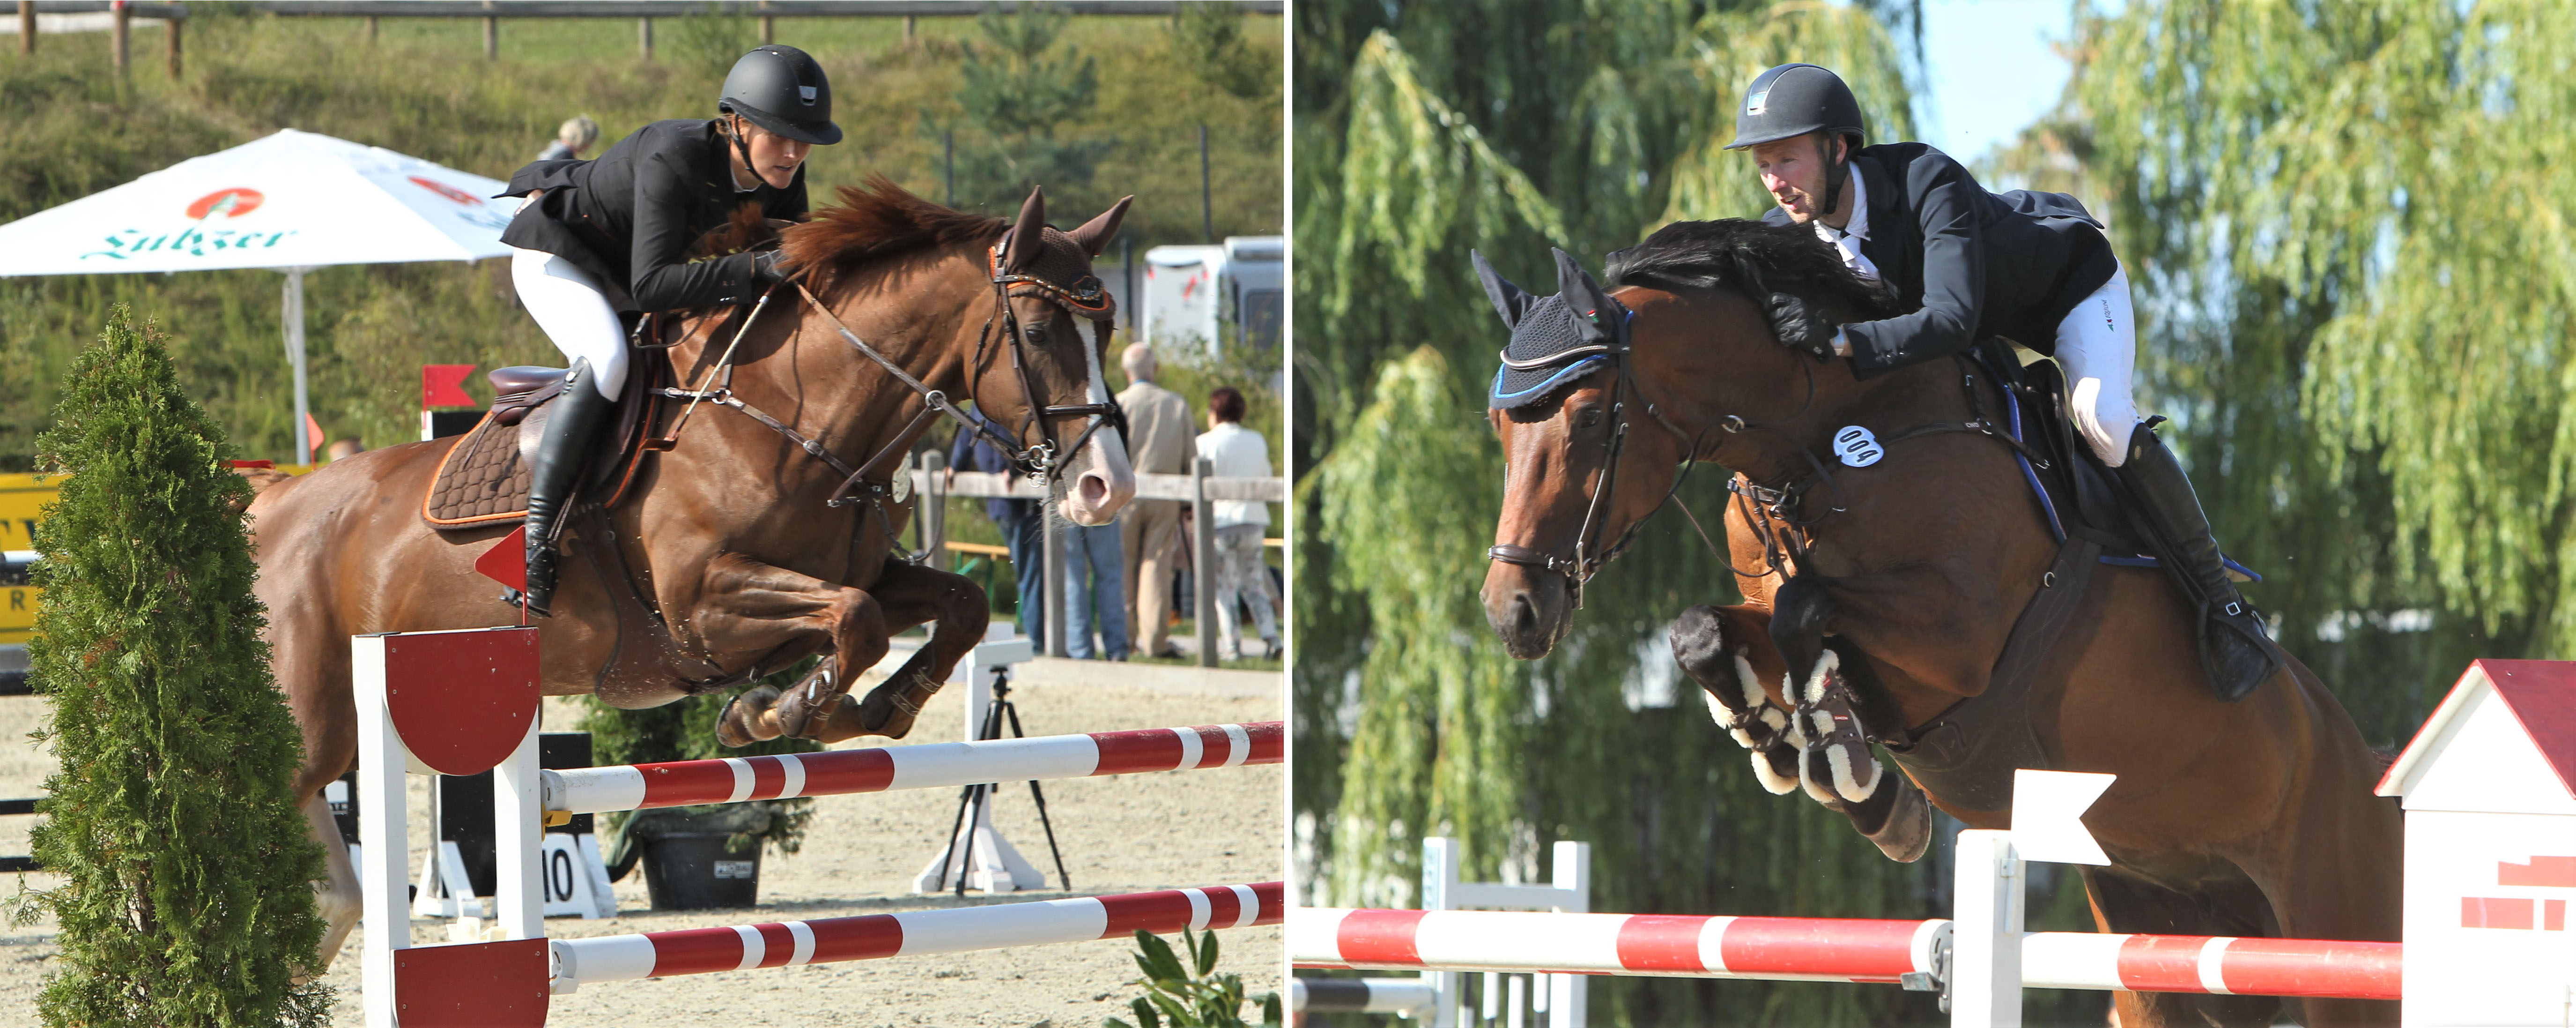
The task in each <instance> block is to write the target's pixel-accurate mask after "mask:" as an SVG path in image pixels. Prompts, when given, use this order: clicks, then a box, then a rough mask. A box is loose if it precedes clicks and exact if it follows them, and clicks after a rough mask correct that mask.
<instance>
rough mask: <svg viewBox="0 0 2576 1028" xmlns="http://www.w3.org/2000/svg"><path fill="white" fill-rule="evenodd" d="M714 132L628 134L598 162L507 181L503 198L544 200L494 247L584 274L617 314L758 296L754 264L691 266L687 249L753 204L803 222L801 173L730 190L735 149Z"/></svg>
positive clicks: (676, 125)
mask: <svg viewBox="0 0 2576 1028" xmlns="http://www.w3.org/2000/svg"><path fill="white" fill-rule="evenodd" d="M719 125H720V123H719V122H716V121H713V120H708V121H696V120H689V119H681V120H674V121H657V122H654V123H652V124H650V125H646V126H644V127H643V128H640V129H636V130H635V133H634V134H633V135H630V136H627V137H626V138H625V139H622V140H619V141H618V143H617V145H616V146H612V147H609V148H608V152H607V153H603V154H600V155H599V157H598V158H597V159H596V160H587V161H538V162H536V163H533V164H530V165H528V166H527V167H524V168H521V169H519V171H518V174H515V175H512V176H510V190H509V192H506V193H503V194H501V195H503V196H526V195H528V194H529V193H531V192H534V191H536V190H539V189H542V190H545V195H544V196H543V197H540V198H538V200H537V202H535V203H532V204H529V205H528V206H526V207H524V208H521V209H520V211H519V213H518V216H517V217H514V218H512V219H510V227H509V228H507V229H505V230H503V231H502V233H501V241H502V242H504V243H508V244H510V245H511V246H515V247H519V248H520V249H524V250H543V251H545V252H547V253H551V254H558V255H561V256H563V257H565V258H567V259H569V260H571V261H572V262H573V263H574V264H575V265H577V266H579V267H580V268H581V269H582V270H584V271H588V272H590V273H591V275H592V277H595V278H597V279H598V280H599V284H600V285H601V286H602V287H603V288H604V289H605V290H606V292H607V296H608V301H609V303H611V304H613V305H615V306H616V308H617V309H618V310H620V311H626V312H634V311H667V310H680V309H683V308H689V307H706V306H712V305H714V304H720V303H743V302H748V301H749V300H750V299H751V298H752V297H753V296H754V295H756V294H758V293H759V291H760V290H759V288H758V286H757V284H756V283H755V282H754V281H753V276H752V267H751V262H752V256H751V255H750V254H747V253H738V254H733V255H730V256H726V257H719V258H715V259H712V260H702V261H697V262H694V263H691V262H690V261H689V260H688V252H689V247H690V245H691V244H694V243H696V242H697V241H698V239H699V238H700V237H702V236H704V235H705V234H706V233H707V232H709V231H710V230H713V229H715V228H717V227H719V226H721V225H723V224H724V223H725V219H726V218H727V217H728V216H730V215H731V214H732V213H733V211H734V209H735V208H737V207H739V206H740V205H742V204H744V203H747V202H748V203H757V204H759V205H760V207H761V211H762V213H763V214H765V215H766V216H768V217H772V218H781V219H787V220H800V219H802V218H803V217H804V216H805V213H806V201H805V169H804V168H802V167H799V168H797V169H796V180H795V181H794V182H791V183H789V184H788V186H787V188H785V189H776V188H772V187H771V186H770V185H769V184H768V183H766V182H763V183H761V184H760V187H759V188H757V189H753V190H752V191H750V192H747V193H746V192H741V191H739V190H737V189H735V188H734V184H733V165H732V162H731V161H730V160H729V159H728V156H727V155H728V154H729V153H730V152H731V149H732V146H733V144H732V143H730V142H728V141H726V139H725V137H724V133H723V131H722V129H720V128H719Z"/></svg>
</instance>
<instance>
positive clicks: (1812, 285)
mask: <svg viewBox="0 0 2576 1028" xmlns="http://www.w3.org/2000/svg"><path fill="white" fill-rule="evenodd" d="M1605 270H1606V272H1607V275H1608V278H1609V285H1610V287H1611V288H1614V289H1615V288H1618V287H1620V286H1657V287H1662V288H1673V287H1679V286H1689V287H1695V288H1700V289H1733V290H1736V291H1737V292H1740V293H1743V294H1744V295H1745V296H1747V297H1750V298H1752V299H1753V300H1754V301H1755V302H1757V303H1759V302H1760V301H1761V300H1762V299H1763V298H1764V297H1766V296H1769V295H1770V294H1772V293H1791V294H1795V295H1797V296H1799V297H1801V298H1803V299H1806V300H1808V301H1810V302H1824V303H1827V304H1832V305H1836V306H1841V307H1845V308H1848V309H1849V311H1850V312H1851V315H1852V316H1855V317H1857V318H1858V319H1860V320H1865V321H1875V320H1878V319H1880V318H1891V317H1895V316H1896V315H1898V314H1901V313H1904V312H1903V311H1902V310H1900V309H1899V308H1898V307H1897V300H1896V294H1895V293H1894V292H1893V291H1891V290H1889V289H1888V288H1887V287H1886V286H1885V285H1884V284H1881V283H1877V282H1872V281H1870V280H1869V279H1865V278H1862V277H1861V276H1860V273H1859V272H1856V271H1853V270H1851V268H1849V267H1847V266H1845V265H1844V264H1843V261H1842V255H1841V254H1840V253H1838V252H1837V251H1836V250H1835V249H1834V247H1833V246H1832V245H1830V244H1828V243H1826V242H1825V241H1824V240H1822V239H1819V238H1817V237H1816V230H1815V229H1813V228H1809V227H1807V226H1805V225H1770V224H1765V223H1763V222H1759V221H1747V220H1743V219H1739V218H1724V219H1720V220H1717V221H1676V222H1674V223H1672V224H1670V225H1666V226H1664V227H1662V228H1659V229H1656V230H1655V234H1653V235H1650V236H1647V237H1646V240H1645V241H1644V242H1642V243H1638V244H1637V245H1635V246H1631V247H1629V248H1627V249H1625V250H1621V251H1619V252H1617V253H1613V254H1611V255H1610V259H1609V265H1608V267H1607V268H1606V269H1605Z"/></svg>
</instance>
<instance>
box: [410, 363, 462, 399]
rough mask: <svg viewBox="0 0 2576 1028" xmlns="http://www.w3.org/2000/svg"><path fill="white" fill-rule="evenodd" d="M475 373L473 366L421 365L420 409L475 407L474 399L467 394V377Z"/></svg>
mask: <svg viewBox="0 0 2576 1028" xmlns="http://www.w3.org/2000/svg"><path fill="white" fill-rule="evenodd" d="M473 373H474V365H471V364H423V365H421V366H420V409H422V410H428V409H430V408H433V407H471V406H474V398H473V397H471V396H468V395H466V393H465V376H467V375H471V374H473Z"/></svg>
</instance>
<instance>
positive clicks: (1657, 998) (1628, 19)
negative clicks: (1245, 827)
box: [1291, 0, 1941, 1025]
mask: <svg viewBox="0 0 2576 1028" xmlns="http://www.w3.org/2000/svg"><path fill="white" fill-rule="evenodd" d="M1297 18H1298V28H1297V31H1298V32H1299V33H1300V34H1301V35H1300V38H1299V40H1298V45H1297V55H1298V60H1299V62H1300V63H1299V65H1298V67H1297V80H1296V83H1295V90H1296V95H1295V102H1294V109H1295V113H1296V117H1297V122H1296V127H1295V132H1296V146H1297V151H1298V161H1297V166H1296V168H1295V171H1294V175H1295V180H1294V186H1295V189H1296V191H1297V197H1298V200H1297V213H1298V218H1299V222H1298V225H1297V236H1298V239H1299V240H1300V247H1299V254H1298V256H1299V258H1300V259H1299V260H1298V262H1297V264H1296V275H1297V283H1296V291H1295V300H1294V302H1295V303H1296V304H1297V309H1296V325H1297V327H1298V349H1297V353H1296V360H1297V371H1298V375H1297V379H1296V388H1297V389H1299V390H1300V395H1299V396H1298V399H1297V403H1296V404H1295V408H1296V411H1297V415H1298V418H1299V419H1300V420H1299V424H1298V426H1297V432H1298V435H1297V438H1296V440H1295V443H1294V446H1295V447H1296V448H1297V452H1296V453H1295V455H1294V456H1295V461H1296V463H1295V474H1296V476H1297V483H1296V490H1295V494H1294V495H1295V501H1296V503H1297V504H1298V507H1299V515H1300V516H1299V518H1298V519H1297V526H1296V531H1297V538H1296V551H1295V554H1294V559H1295V560H1296V561H1297V562H1298V575H1297V582H1298V588H1297V594H1296V597H1295V601H1296V611H1295V616H1296V622H1297V636H1298V640H1299V644H1298V657H1297V666H1296V668H1295V669H1294V671H1293V674H1294V676H1295V689H1294V690H1293V695H1294V696H1295V704H1296V706H1295V711H1294V716H1295V718H1296V727H1295V736H1294V738H1295V745H1296V747H1297V752H1296V757H1295V759H1294V765H1293V774H1294V776H1295V781H1294V782H1293V783H1292V787H1291V789H1292V795H1293V796H1294V797H1295V817H1296V822H1295V831H1296V838H1295V845H1296V847H1297V856H1298V860H1297V865H1298V866H1297V872H1296V873H1297V874H1298V875H1300V876H1301V881H1300V883H1299V884H1300V887H1301V888H1302V889H1303V890H1304V893H1303V894H1304V895H1308V896H1311V897H1313V900H1312V901H1313V902H1315V903H1318V904H1326V905H1355V906H1387V905H1393V906H1410V905H1411V904H1412V903H1413V902H1414V900H1415V886H1414V883H1415V882H1417V881H1418V880H1419V869H1418V864H1417V861H1418V857H1419V853H1420V851H1421V845H1420V841H1419V840H1420V839H1421V838H1422V837H1423V836H1426V835H1435V834H1438V835H1449V836H1452V837H1456V838H1458V839H1460V840H1461V848H1462V851H1463V854H1464V857H1465V859H1466V862H1467V865H1468V866H1467V867H1466V869H1465V870H1466V872H1467V877H1468V878H1470V879H1479V880H1489V881H1490V880H1499V879H1507V878H1517V880H1522V881H1529V880H1536V879H1538V878H1539V877H1540V874H1539V861H1540V860H1541V859H1542V855H1543V854H1544V853H1545V852H1546V851H1547V848H1548V844H1549V843H1552V842H1554V841H1556V840H1559V839H1579V840H1586V841H1589V842H1591V843H1592V844H1593V846H1594V858H1595V860H1596V861H1598V865H1599V866H1602V867H1613V868H1618V869H1619V873H1617V874H1615V875H1604V876H1601V877H1600V878H1599V879H1597V880H1596V881H1595V883H1594V897H1593V902H1594V904H1595V907H1594V909H1602V910H1621V911H1640V912H1669V913H1699V914H1705V913H1716V912H1745V913H1754V912H1759V913H1766V914H1789V915H1807V916H1850V917H1909V916H1911V917H1928V916H1940V915H1939V913H1938V912H1937V910H1935V909H1934V897H1937V896H1938V895H1940V891H1939V890H1940V879H1941V870H1940V869H1939V868H1938V866H1937V865H1936V864H1932V863H1926V864H1922V865H1915V866H1905V865H1898V864H1893V863H1890V862H1888V861H1887V860H1886V859H1885V858H1884V857H1882V856H1881V855H1880V854H1879V853H1878V851H1877V849H1876V848H1875V847H1873V846H1871V845H1870V844H1869V843H1868V841H1867V840H1865V839H1863V838H1861V837H1860V836H1859V835H1858V834H1857V833H1855V832H1853V831H1852V829H1851V827H1850V824H1849V822H1848V821H1846V820H1845V819H1844V818H1843V817H1841V816H1839V815H1836V814H1833V813H1831V812H1829V811H1826V810H1824V809H1823V808H1821V807H1819V806H1817V805H1816V804H1813V803H1810V802H1804V801H1800V800H1797V799H1796V798H1794V797H1775V796H1772V795H1770V794H1769V793H1767V792H1764V791H1763V790H1762V789H1761V787H1760V786H1759V785H1758V784H1757V782H1756V781H1755V779H1754V776H1753V775H1752V773H1751V771H1750V769H1748V768H1747V767H1746V765H1745V763H1744V760H1745V757H1744V754H1743V751H1742V750H1740V749H1738V748H1737V747H1736V745H1735V744H1734V743H1733V742H1732V741H1731V740H1728V739H1727V738H1725V736H1724V735H1723V733H1721V732H1719V731H1718V730H1717V729H1716V728H1715V726H1713V725H1712V724H1710V722H1709V721H1708V719H1707V717H1706V715H1705V714H1704V713H1702V712H1701V709H1700V706H1701V704H1700V702H1699V699H1698V697H1697V696H1695V695H1692V693H1694V692H1696V687H1695V686H1693V685H1691V684H1690V683H1689V682H1687V681H1686V680H1682V679H1680V676H1679V672H1678V670H1677V669H1676V668H1674V667H1673V664H1672V658H1671V656H1670V651H1669V648H1668V644H1667V643H1666V641H1665V631H1666V629H1667V628H1668V626H1669V625H1670V623H1671V619H1672V617H1673V616H1674V615H1675V614H1677V613H1678V612H1680V611H1681V610H1683V609H1684V608H1686V607H1688V606H1690V605H1691V604H1695V603H1713V602H1714V603H1722V602H1730V601H1732V600H1733V599H1734V595H1733V587H1732V584H1731V582H1732V576H1730V575H1729V574H1728V573H1727V570H1726V568H1725V566H1724V565H1723V563H1722V562H1721V561H1719V560H1718V559H1717V558H1716V557H1714V556H1713V555H1711V554H1710V553H1708V552H1707V550H1706V549H1705V548H1704V547H1703V546H1702V544H1701V543H1700V541H1699V539H1698V538H1697V536H1696V535H1695V534H1693V533H1692V532H1691V530H1690V528H1689V527H1688V525H1687V524H1686V523H1684V522H1683V521H1682V520H1681V519H1679V518H1673V519H1671V520H1668V521H1657V522H1654V523H1652V524H1649V525H1648V526H1647V527H1646V528H1645V529H1644V530H1643V531H1642V532H1641V533H1640V535H1639V537H1638V539H1637V542H1636V544H1635V546H1634V547H1633V548H1632V550H1631V551H1630V553H1629V554H1628V556H1627V557H1626V559H1624V560H1621V561H1620V562H1619V563H1617V564H1616V565H1614V566H1612V567H1611V568H1609V569H1608V570H1607V571H1605V572H1604V573H1603V574H1602V575H1601V576H1600V577H1599V578H1597V579H1595V580H1594V581H1593V583H1592V584H1591V585H1590V586H1588V587H1587V588H1586V589H1585V600H1586V606H1585V609H1584V610H1583V612H1582V613H1581V614H1580V615H1579V616H1578V617H1577V618H1576V620H1575V624H1574V627H1573V630H1572V632H1571V634H1569V635H1568V637H1567V638H1566V639H1565V640H1564V641H1563V642H1562V643H1560V644H1559V646H1558V648H1557V650H1556V652H1555V653H1554V654H1553V655H1551V656H1549V657H1547V658H1546V659H1544V660H1540V661H1535V662H1531V663H1520V662H1516V661H1513V660H1511V659H1509V658H1508V657H1507V656H1506V655H1505V654H1504V653H1503V651H1502V647H1501V646H1500V644H1499V643H1497V642H1496V641H1495V640H1494V638H1493V635H1492V630H1491V629H1490V628H1489V627H1488V626H1487V624H1486V620H1485V613H1484V610H1483V608H1482V606H1481V604H1480V603H1479V602H1478V600H1477V596H1476V591H1477V586H1478V583H1479V580H1480V579H1481V578H1482V577H1483V575H1484V574H1485V569H1486V567H1487V564H1488V562H1487V561H1486V559H1485V557H1484V554H1483V550H1484V548H1485V546H1486V545H1487V544H1488V543H1489V542H1490V541H1491V540H1492V538H1493V525H1494V522H1495V519H1496V516H1497V514H1498V513H1499V495H1498V494H1499V492H1500V490H1499V489H1498V488H1497V487H1498V485H1499V483H1500V481H1501V477H1502V459H1501V454H1500V452H1499V450H1498V448H1497V447H1496V446H1495V443H1494V441H1493V432H1492V429H1491V428H1490V427H1489V426H1488V425H1487V424H1486V422H1485V403H1484V393H1485V388H1486V385H1487V383H1489V382H1490V381H1491V378H1492V375H1493V372H1494V367H1495V365H1494V360H1495V358H1494V352H1495V350H1496V349H1498V348H1499V346H1500V345H1501V342H1502V332H1501V326H1500V325H1499V324H1498V323H1497V322H1496V321H1495V319H1494V315H1493V312H1492V308H1491V306H1490V305H1489V304H1488V303H1487V301H1486V299H1485V297H1484V294H1483V291H1482V290H1481V288H1480V287H1479V286H1478V285H1477V283H1476V280H1475V277H1474V275H1473V273H1472V271H1471V269H1470V266H1469V264H1468V260H1467V253H1468V251H1469V250H1470V249H1471V248H1472V249H1477V250H1481V251H1482V252H1484V254H1485V255H1486V256H1487V257H1489V258H1491V259H1492V260H1493V261H1494V262H1495V263H1496V265H1497V266H1498V267H1500V269H1501V270H1502V271H1503V272H1504V273H1505V274H1506V275H1508V276H1510V277H1512V278H1513V279H1514V280H1516V281H1519V282H1521V283H1523V284H1524V285H1527V286H1529V287H1531V288H1533V289H1536V290H1538V291H1540V292H1542V293H1545V292H1552V291H1554V275H1553V272H1552V270H1551V269H1550V267H1549V263H1548V258H1547V250H1546V247H1547V246H1549V245H1551V244H1552V245H1559V246H1564V247H1566V248H1567V249H1568V250H1569V251H1570V252H1574V253H1577V254H1582V255H1585V258H1586V263H1587V264H1594V263H1597V261H1598V259H1599V257H1598V255H1599V254H1601V253H1603V252H1605V251H1607V250H1610V249H1614V248H1616V247H1619V246H1624V245H1627V244H1629V243H1632V242H1634V241H1636V240H1637V239H1638V238H1639V237H1640V236H1641V235H1642V234H1643V233H1645V232H1646V231H1649V230H1651V229H1652V228H1653V227H1654V226H1656V225H1657V224H1659V223H1660V222H1662V221H1664V220H1667V219H1671V218H1680V217H1695V218H1705V217H1718V216H1732V217H1751V216H1755V215H1757V214H1758V213H1759V212H1760V210H1761V209H1762V207H1763V206H1764V205H1765V204H1766V203H1767V200H1765V199H1763V198H1762V197H1761V196H1760V194H1759V190H1758V189H1757V188H1756V186H1755V181H1754V175H1753V172H1752V170H1751V169H1750V167H1749V166H1748V165H1747V163H1746V162H1745V161H1744V159H1743V158H1742V156H1741V155H1728V154H1724V152H1723V151H1722V150H1718V149H1716V148H1717V147H1718V146H1721V145H1722V144H1723V143H1724V142H1725V141H1726V140H1727V139H1729V138H1731V137H1732V136H1733V134H1734V108H1735V105H1736V102H1737V98H1738V96H1739V95H1740V93H1741V91H1742V89H1743V86H1744V83H1745V82H1748V81H1750V80H1751V79H1752V77H1753V75H1754V74H1756V73H1757V72H1759V71H1760V70H1761V69H1762V68H1764V67H1767V66H1769V65H1771V64H1776V63H1780V62H1783V61H1788V60H1819V61H1823V62H1826V63H1829V64H1832V65H1834V66H1835V67H1837V69H1838V70H1839V71H1841V72H1842V73H1843V74H1844V75H1845V76H1846V77H1847V78H1848V79H1849V80H1850V81H1851V82H1852V83H1853V84H1854V87H1855V89H1856V90H1857V91H1859V92H1860V94H1861V96H1862V100H1863V103H1864V105H1865V106H1866V107H1867V108H1868V109H1869V110H1870V114H1871V122H1872V125H1873V130H1872V133H1871V135H1872V138H1873V139H1880V140H1889V139H1898V138H1903V137H1906V136H1908V135H1910V134H1911V133H1912V131H1913V126H1912V122H1911V116H1910V114H1909V106H1910V99H1909V90H1908V88H1907V84H1906V81H1905V78H1904V76H1903V74H1902V72H1901V71H1900V70H1899V68H1898V66H1897V58H1898V52H1897V49H1896V47H1895V45H1894V44H1893V43H1892V42H1891V41H1890V40H1889V37H1888V35H1887V34H1886V32H1884V31H1883V30H1882V29H1881V28H1880V27H1879V25H1878V23H1877V22H1875V21H1873V20H1872V19H1871V18H1870V17H1869V16H1868V15H1867V14H1865V13H1863V12H1860V11H1858V10H1855V9H1853V8H1850V7H1844V6H1840V5H1827V4H1813V3H1778V4H1766V3H1759V2H1745V3H1723V4H1710V5H1691V4H1679V3H1664V2H1654V0H1627V2H1622V0H1609V2H1602V0H1589V2H1579V0H1564V2H1551V3H1505V2H1501V0H1493V2H1482V3H1464V4H1439V5H1433V4H1393V5H1380V4H1365V3H1332V4H1304V5H1300V6H1299V7H1298V9H1297ZM1725 478H1726V476H1725V475H1724V474H1723V473H1702V474H1699V475H1695V476H1693V477H1692V479H1691V480H1690V481H1689V483H1688V484H1687V485H1686V486H1685V488H1684V489H1683V490H1682V492H1681V494H1680V495H1679V496H1677V497H1676V498H1675V501H1676V502H1679V503H1685V504H1688V505H1690V506H1691V507H1693V508H1694V509H1696V510H1699V511H1701V512H1703V516H1702V518H1701V521H1703V522H1705V523H1708V524H1711V525H1714V524H1716V521H1717V519H1716V518H1715V516H1714V515H1715V513H1716V512H1717V511H1718V510H1719V509H1720V507H1721V504H1722V503H1723V501H1724V498H1725V496H1726V493H1725V491H1724V488H1725ZM1592 995H1593V997H1594V998H1593V1000H1592V1003H1593V1009H1592V1013H1593V1016H1595V1017H1598V1018H1602V1019H1603V1023H1613V1022H1616V1023H1626V1024H1683V1023H1710V1022H1715V1021H1719V1020H1724V1021H1726V1022H1729V1023H1762V1024H1797V1025H1859V1024H1891V1023H1935V1022H1937V1020H1938V1017H1939V1015H1938V1013H1937V1011H1936V1010H1935V1009H1934V1007H1933V1005H1932V1003H1930V1002H1929V1001H1928V1000H1927V999H1926V998H1924V997H1921V996H1910V995H1908V994H1904V993H1901V992H1897V991H1895V990H1856V989H1850V988H1836V987H1830V986H1817V985H1805V984H1788V983H1757V982H1719V981H1692V982H1684V981H1674V980H1658V979H1602V980H1598V981H1596V983H1595V985H1594V988H1593V989H1592Z"/></svg>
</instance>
